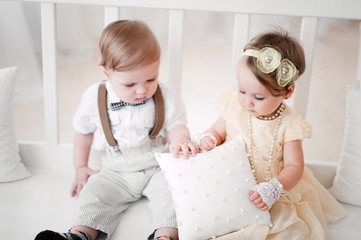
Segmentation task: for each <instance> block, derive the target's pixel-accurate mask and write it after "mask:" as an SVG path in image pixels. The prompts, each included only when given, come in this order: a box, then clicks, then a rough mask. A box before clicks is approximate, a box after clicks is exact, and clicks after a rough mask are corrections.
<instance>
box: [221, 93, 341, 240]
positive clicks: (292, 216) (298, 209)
mask: <svg viewBox="0 0 361 240" xmlns="http://www.w3.org/2000/svg"><path fill="white" fill-rule="evenodd" d="M216 106H217V108H218V111H219V113H220V115H221V117H223V118H224V119H225V120H226V141H229V140H231V139H233V138H234V137H235V136H237V135H239V134H241V135H242V136H247V133H248V124H247V119H248V113H247V111H246V110H245V109H244V108H243V107H241V105H240V104H239V102H238V100H237V93H236V92H233V93H223V94H221V95H220V96H219V97H218V98H217V101H216ZM282 116H283V118H282V120H281V124H280V126H279V130H278V134H277V138H276V142H275V144H274V150H273V160H272V163H271V169H270V176H271V177H277V176H278V174H279V173H280V171H281V170H282V168H283V157H282V148H283V144H284V143H285V142H288V141H293V140H302V139H304V138H309V137H311V135H312V128H311V125H310V124H309V123H308V122H307V121H305V120H304V119H303V118H302V117H301V116H300V115H299V114H298V113H296V112H295V111H294V110H293V109H292V108H290V107H289V106H287V107H286V109H285V110H284V112H283V115H282ZM276 121H277V120H271V121H265V120H259V119H258V118H255V117H252V118H251V124H252V132H253V134H252V138H253V145H252V154H253V160H254V165H255V169H256V177H257V179H258V181H260V182H261V181H264V176H265V174H266V170H267V164H268V160H269V159H268V158H269V155H270V147H271V141H272V138H273V132H274V129H275V126H276ZM246 142H248V141H246ZM270 215H271V222H272V225H273V226H271V227H268V226H260V225H254V226H250V227H248V228H244V229H242V230H239V231H237V232H233V233H230V234H227V235H224V236H222V237H218V238H217V239H222V240H230V239H232V240H233V239H234V240H240V239H257V240H258V239H279V240H286V239H292V240H297V239H300V240H305V239H312V240H314V239H315V240H316V239H322V240H325V239H329V235H328V230H327V223H333V222H335V221H337V220H339V219H341V218H343V217H344V216H345V210H344V208H343V207H342V206H341V205H340V204H339V203H338V202H337V201H336V200H335V198H334V197H333V196H332V195H331V194H330V193H329V192H328V191H327V189H325V188H324V187H323V186H322V185H321V184H320V183H319V181H318V180H317V179H316V178H315V177H314V176H313V173H312V172H311V171H310V170H309V169H308V168H307V167H305V170H304V174H303V177H302V179H301V180H300V181H299V183H298V184H297V185H296V186H295V187H293V188H292V190H291V191H290V194H287V195H286V196H282V197H281V198H280V199H279V200H278V201H277V202H276V203H275V204H274V205H273V207H272V208H271V210H270Z"/></svg>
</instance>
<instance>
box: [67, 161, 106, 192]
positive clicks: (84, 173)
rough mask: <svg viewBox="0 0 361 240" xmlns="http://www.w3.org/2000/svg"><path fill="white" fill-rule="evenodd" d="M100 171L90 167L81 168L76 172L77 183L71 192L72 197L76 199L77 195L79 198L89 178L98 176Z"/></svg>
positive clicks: (75, 182)
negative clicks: (94, 175)
mask: <svg viewBox="0 0 361 240" xmlns="http://www.w3.org/2000/svg"><path fill="white" fill-rule="evenodd" d="M98 172H99V170H96V171H95V170H93V169H90V168H89V167H88V166H84V167H80V168H78V169H77V170H76V173H75V181H74V183H73V186H72V187H71V190H70V195H71V196H72V197H74V196H75V195H76V196H77V197H78V196H79V193H80V191H81V190H82V189H83V187H84V185H85V184H86V182H87V181H88V178H89V177H90V176H91V175H93V174H97V173H98Z"/></svg>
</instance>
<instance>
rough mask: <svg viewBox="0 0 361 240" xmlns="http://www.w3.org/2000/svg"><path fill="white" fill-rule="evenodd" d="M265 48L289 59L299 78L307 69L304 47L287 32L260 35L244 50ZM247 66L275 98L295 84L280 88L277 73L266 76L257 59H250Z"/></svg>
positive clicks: (277, 31)
mask: <svg viewBox="0 0 361 240" xmlns="http://www.w3.org/2000/svg"><path fill="white" fill-rule="evenodd" d="M263 47H272V48H275V49H277V50H278V51H279V52H280V53H281V54H282V57H283V58H287V59H289V60H290V61H291V62H292V63H293V64H294V65H295V67H296V68H297V70H298V71H299V75H298V77H299V76H301V75H302V74H303V73H304V71H305V69H306V60H305V53H304V50H303V47H302V46H301V44H300V43H299V41H298V40H297V39H295V38H293V37H291V36H289V34H288V32H287V31H285V30H282V29H279V30H276V31H272V32H266V33H262V34H259V35H257V36H256V37H254V38H253V39H252V40H251V41H250V42H249V43H248V44H247V45H246V46H245V47H244V49H243V50H244V51H246V50H247V49H256V50H260V49H262V48H263ZM247 65H248V67H249V68H250V69H251V71H252V72H253V74H254V75H255V76H256V78H257V79H258V80H259V81H260V82H261V84H263V86H265V87H266V88H267V89H268V90H269V91H270V92H271V94H272V95H273V96H282V95H284V94H285V93H286V92H287V90H288V86H290V85H292V84H293V83H294V81H292V82H290V83H289V84H288V85H286V86H285V87H281V86H279V85H278V83H277V80H276V72H272V73H269V74H265V73H263V72H262V71H260V69H258V67H257V63H256V58H253V57H249V58H248V61H247ZM295 80H296V79H295Z"/></svg>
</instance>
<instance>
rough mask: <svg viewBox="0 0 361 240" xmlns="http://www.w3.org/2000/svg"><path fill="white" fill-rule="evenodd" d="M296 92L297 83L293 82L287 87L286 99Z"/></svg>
mask: <svg viewBox="0 0 361 240" xmlns="http://www.w3.org/2000/svg"><path fill="white" fill-rule="evenodd" d="M294 92H295V84H294V83H293V84H292V85H290V86H288V87H287V89H286V93H285V95H284V99H289V98H290V97H291V96H292V94H293V93H294Z"/></svg>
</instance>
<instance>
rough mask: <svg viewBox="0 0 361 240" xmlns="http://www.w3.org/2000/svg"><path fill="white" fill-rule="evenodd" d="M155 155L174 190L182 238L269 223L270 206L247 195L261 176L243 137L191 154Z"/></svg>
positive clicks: (208, 235)
mask: <svg viewBox="0 0 361 240" xmlns="http://www.w3.org/2000/svg"><path fill="white" fill-rule="evenodd" d="M155 156H156V159H157V161H158V163H159V166H160V168H161V169H162V170H163V172H164V174H165V177H166V179H167V181H168V184H169V187H170V189H171V192H172V196H173V200H174V204H175V211H176V214H177V221H178V230H179V239H186V240H196V239H197V240H199V239H202V240H203V239H208V238H212V237H213V236H219V235H223V234H226V233H229V232H232V231H236V230H239V229H241V228H243V227H247V226H250V225H252V224H265V225H267V226H269V225H270V223H271V222H270V215H269V212H268V211H261V210H260V209H258V208H257V207H256V206H255V205H254V204H253V203H252V202H251V201H250V200H249V199H248V193H249V191H250V190H251V188H252V187H253V186H254V185H255V184H256V182H255V180H254V177H253V175H252V172H251V170H250V165H249V162H248V159H247V156H246V153H245V150H244V142H243V141H242V140H241V139H240V138H236V139H234V140H231V141H229V142H226V143H224V144H222V145H221V146H219V147H217V148H215V149H213V150H211V151H209V152H207V153H200V154H198V155H196V156H195V157H190V158H189V160H185V159H184V158H183V156H180V157H179V158H173V157H172V155H171V154H170V153H156V154H155Z"/></svg>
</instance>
